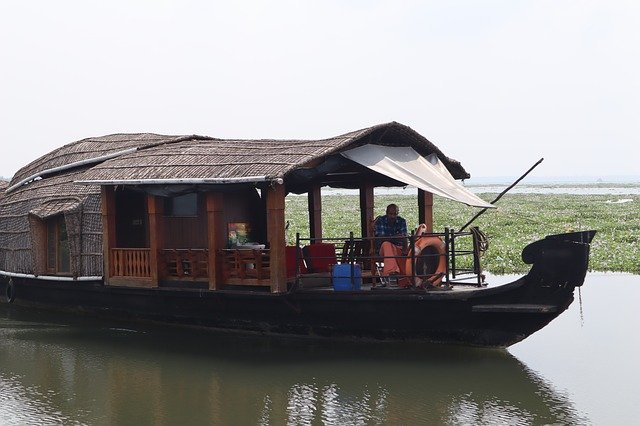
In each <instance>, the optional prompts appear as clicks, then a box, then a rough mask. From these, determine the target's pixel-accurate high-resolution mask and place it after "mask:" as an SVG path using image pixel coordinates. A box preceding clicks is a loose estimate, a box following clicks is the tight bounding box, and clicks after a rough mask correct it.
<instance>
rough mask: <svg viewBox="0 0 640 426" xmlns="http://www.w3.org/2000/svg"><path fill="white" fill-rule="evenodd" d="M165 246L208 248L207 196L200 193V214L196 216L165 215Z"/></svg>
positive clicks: (174, 247)
mask: <svg viewBox="0 0 640 426" xmlns="http://www.w3.org/2000/svg"><path fill="white" fill-rule="evenodd" d="M163 220H164V226H163V228H164V230H165V231H164V232H165V246H164V248H168V249H204V248H207V232H206V230H207V208H206V197H205V195H204V194H198V215H197V216H195V217H177V216H176V217H174V216H164V217H163Z"/></svg>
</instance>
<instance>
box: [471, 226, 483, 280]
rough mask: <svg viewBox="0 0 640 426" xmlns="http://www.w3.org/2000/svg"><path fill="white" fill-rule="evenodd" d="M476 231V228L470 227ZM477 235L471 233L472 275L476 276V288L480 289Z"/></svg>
mask: <svg viewBox="0 0 640 426" xmlns="http://www.w3.org/2000/svg"><path fill="white" fill-rule="evenodd" d="M474 228H475V230H476V231H477V230H478V227H477V226H473V227H471V229H472V230H473V229H474ZM477 235H478V233H477V232H473V231H472V232H471V236H472V237H473V273H474V274H476V279H477V280H478V287H482V277H481V276H480V250H479V247H478V238H477Z"/></svg>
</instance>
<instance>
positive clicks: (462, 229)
mask: <svg viewBox="0 0 640 426" xmlns="http://www.w3.org/2000/svg"><path fill="white" fill-rule="evenodd" d="M542 160H544V158H541V159H539V160H538V162H537V163H536V164H534V165H533V166H531V168H530V169H529V170H527V171H526V172H525V173H524V174H523V175H522V176H520V177H519V178H518V180H516V181H515V182H513V183H512V184H511V185H509V187H508V188H507V189H505V190H504V191H502V192H501V193H500V195H498V196H497V197H496V198H495V200H493V201H492V202H491V204H495V203H497V202H498V200H499V199H500V198H502V196H503V195H504V194H506V193H507V192H509V190H510V189H511V188H513V187H514V186H516V185H517V184H518V183H519V182H520V181H521V180H522V179H524V178H525V177H526V176H527V175H528V174H529V173H531V171H532V170H533V169H535V168H536V167H538V165H539V164H540V163H542ZM486 211H487V208H484V209H482V210H480V211H479V212H478V214H476V215H475V216H474V217H472V218H471V220H470V221H469V222H467V223H466V224H465V225H464V226H463V227H462V228H460V231H464V230H465V228H466V227H467V226H469V225H471V224H472V223H473V221H475V220H476V219H477V218H478V217H480V215H482V213H484V212H486Z"/></svg>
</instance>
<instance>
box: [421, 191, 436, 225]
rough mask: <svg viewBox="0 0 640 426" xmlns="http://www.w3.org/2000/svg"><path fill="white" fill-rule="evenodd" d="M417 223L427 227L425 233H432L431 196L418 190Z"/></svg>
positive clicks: (429, 193)
mask: <svg viewBox="0 0 640 426" xmlns="http://www.w3.org/2000/svg"><path fill="white" fill-rule="evenodd" d="M418 223H424V224H425V225H427V232H433V194H432V193H431V192H427V191H424V190H422V189H418Z"/></svg>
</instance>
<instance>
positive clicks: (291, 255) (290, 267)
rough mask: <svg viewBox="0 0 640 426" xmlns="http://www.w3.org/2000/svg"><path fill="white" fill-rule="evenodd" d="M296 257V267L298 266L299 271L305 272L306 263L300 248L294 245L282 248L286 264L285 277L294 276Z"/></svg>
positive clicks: (295, 272)
mask: <svg viewBox="0 0 640 426" xmlns="http://www.w3.org/2000/svg"><path fill="white" fill-rule="evenodd" d="M296 252H297V255H296ZM296 257H297V259H298V267H299V268H300V273H301V274H306V273H307V265H306V264H305V263H304V256H303V254H302V248H301V247H296V246H286V247H285V248H284V258H285V262H286V266H287V278H293V277H295V276H296V274H297V272H298V270H297V268H296Z"/></svg>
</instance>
